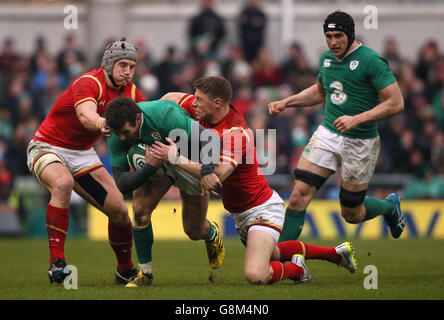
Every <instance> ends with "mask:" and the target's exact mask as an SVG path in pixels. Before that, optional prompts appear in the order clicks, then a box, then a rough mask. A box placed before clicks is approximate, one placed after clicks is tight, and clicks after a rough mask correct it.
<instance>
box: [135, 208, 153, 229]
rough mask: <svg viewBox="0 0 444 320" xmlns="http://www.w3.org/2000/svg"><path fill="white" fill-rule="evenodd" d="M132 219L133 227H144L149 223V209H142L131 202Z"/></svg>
mask: <svg viewBox="0 0 444 320" xmlns="http://www.w3.org/2000/svg"><path fill="white" fill-rule="evenodd" d="M133 212H134V219H133V225H134V226H135V227H145V226H147V225H149V224H150V223H151V213H152V211H151V210H147V209H143V208H142V207H140V206H136V205H134V203H133Z"/></svg>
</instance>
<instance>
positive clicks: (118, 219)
mask: <svg viewBox="0 0 444 320" xmlns="http://www.w3.org/2000/svg"><path fill="white" fill-rule="evenodd" d="M108 216H109V220H110V222H111V223H112V224H115V225H118V226H126V225H127V224H128V223H129V222H130V219H129V216H128V207H127V206H126V205H125V203H124V202H123V201H122V203H121V204H119V205H116V206H115V207H114V208H112V209H111V210H110V211H109V214H108Z"/></svg>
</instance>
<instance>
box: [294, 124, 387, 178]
mask: <svg viewBox="0 0 444 320" xmlns="http://www.w3.org/2000/svg"><path fill="white" fill-rule="evenodd" d="M379 147H380V140H379V136H378V137H376V138H372V139H351V138H348V137H344V136H341V135H339V134H336V133H334V132H331V131H330V130H328V129H327V128H325V127H323V126H321V125H320V126H319V127H318V128H317V129H316V131H315V132H314V133H313V135H312V137H311V138H310V141H309V142H308V144H307V145H306V146H305V148H304V151H303V152H302V156H303V157H304V158H305V159H307V160H308V161H310V162H312V163H314V164H316V165H318V166H320V167H323V168H327V169H331V170H333V171H336V170H337V169H338V168H341V171H340V173H341V177H342V179H343V180H344V181H345V182H347V183H350V184H355V185H360V184H364V183H368V182H370V179H371V178H372V176H373V173H374V171H375V166H376V161H377V160H378V156H379Z"/></svg>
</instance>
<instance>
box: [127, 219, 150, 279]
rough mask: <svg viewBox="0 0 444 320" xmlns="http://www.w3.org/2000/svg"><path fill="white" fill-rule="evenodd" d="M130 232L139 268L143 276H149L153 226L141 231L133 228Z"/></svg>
mask: <svg viewBox="0 0 444 320" xmlns="http://www.w3.org/2000/svg"><path fill="white" fill-rule="evenodd" d="M132 231H133V240H134V245H135V247H136V253H137V260H138V261H139V267H140V269H141V270H142V272H143V273H144V274H146V275H148V274H151V273H152V270H151V261H152V247H153V242H154V235H153V226H152V224H151V223H150V224H149V225H148V226H147V227H145V228H142V229H139V228H134V226H133V227H132Z"/></svg>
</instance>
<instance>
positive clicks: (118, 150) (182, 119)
mask: <svg viewBox="0 0 444 320" xmlns="http://www.w3.org/2000/svg"><path fill="white" fill-rule="evenodd" d="M137 105H138V106H139V108H140V110H141V111H142V115H143V123H142V127H141V129H140V138H139V140H138V141H137V143H144V144H147V145H152V144H153V143H154V142H155V141H160V142H162V143H164V144H168V143H167V142H166V140H165V138H166V137H168V135H169V133H170V131H171V130H173V129H181V130H183V131H184V132H185V133H186V135H187V137H191V129H192V125H193V123H194V122H195V121H194V120H193V119H192V118H190V116H189V115H188V113H187V112H186V111H185V110H184V109H182V107H180V106H179V105H178V104H176V103H174V102H173V101H169V100H156V101H148V102H139V103H138V104H137ZM130 147H131V146H130V145H128V144H127V143H124V142H122V141H120V139H119V138H118V137H117V136H116V135H115V134H114V133H111V137H110V138H108V148H109V151H110V156H111V166H113V167H116V168H126V169H129V165H128V162H127V153H128V149H129V148H130Z"/></svg>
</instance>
